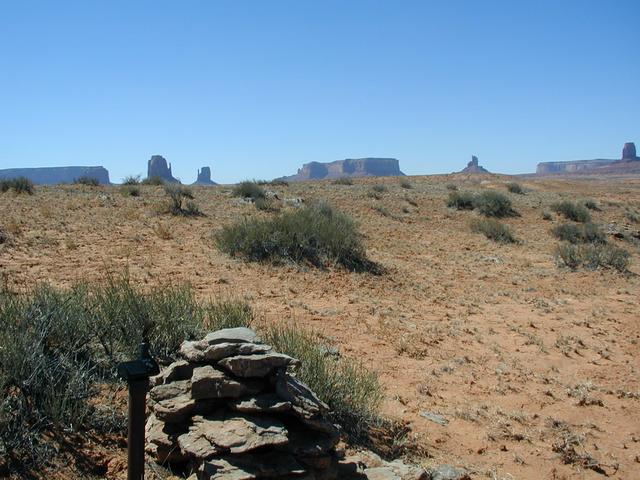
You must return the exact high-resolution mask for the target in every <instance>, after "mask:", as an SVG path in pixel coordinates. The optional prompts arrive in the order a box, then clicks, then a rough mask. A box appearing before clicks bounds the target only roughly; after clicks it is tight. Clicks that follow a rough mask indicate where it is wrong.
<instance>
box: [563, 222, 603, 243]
mask: <svg viewBox="0 0 640 480" xmlns="http://www.w3.org/2000/svg"><path fill="white" fill-rule="evenodd" d="M551 232H552V233H553V235H554V236H555V237H556V238H558V239H559V240H563V241H565V242H569V243H573V244H577V243H600V244H604V243H607V238H606V236H605V234H604V233H603V232H602V230H600V227H599V226H598V225H595V224H593V223H585V224H582V225H581V224H576V223H563V224H560V225H558V226H556V227H554V228H553V230H551Z"/></svg>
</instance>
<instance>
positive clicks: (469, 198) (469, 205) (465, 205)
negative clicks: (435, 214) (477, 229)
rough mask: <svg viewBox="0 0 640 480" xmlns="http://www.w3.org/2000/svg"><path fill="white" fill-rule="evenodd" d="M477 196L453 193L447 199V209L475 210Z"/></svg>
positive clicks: (466, 193)
mask: <svg viewBox="0 0 640 480" xmlns="http://www.w3.org/2000/svg"><path fill="white" fill-rule="evenodd" d="M474 198H475V196H474V195H473V193H471V192H458V191H452V192H451V193H450V194H449V198H448V199H447V207H449V208H455V209H456V210H473V209H474Z"/></svg>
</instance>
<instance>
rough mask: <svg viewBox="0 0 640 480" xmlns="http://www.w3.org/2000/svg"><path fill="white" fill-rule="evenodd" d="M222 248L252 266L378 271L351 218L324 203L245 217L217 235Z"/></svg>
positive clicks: (219, 246)
mask: <svg viewBox="0 0 640 480" xmlns="http://www.w3.org/2000/svg"><path fill="white" fill-rule="evenodd" d="M215 239H216V244H217V246H218V248H219V249H220V250H221V251H223V252H225V253H227V254H229V255H231V256H239V257H242V258H244V259H246V260H248V261H253V262H264V261H270V262H275V263H279V262H283V261H285V262H293V263H298V264H310V265H312V266H315V267H324V266H326V265H328V264H334V265H339V266H342V267H344V268H346V269H348V270H352V271H357V272H365V271H368V272H373V273H378V272H380V267H379V266H378V265H376V264H375V263H373V262H371V261H370V260H368V259H367V257H366V252H365V248H364V245H363V243H362V235H361V234H360V233H359V232H358V230H357V228H356V225H355V223H354V222H353V220H352V219H351V218H350V217H348V216H347V215H345V214H343V213H340V212H338V211H335V210H334V209H333V208H331V207H330V206H329V205H327V204H325V203H318V204H312V205H308V206H304V207H302V208H299V209H297V210H295V211H291V212H284V213H282V214H280V215H279V216H277V217H274V218H272V219H258V218H252V219H245V220H243V221H241V222H240V223H236V224H234V225H231V226H227V227H224V228H223V229H222V230H221V231H220V232H218V233H217V234H216V236H215Z"/></svg>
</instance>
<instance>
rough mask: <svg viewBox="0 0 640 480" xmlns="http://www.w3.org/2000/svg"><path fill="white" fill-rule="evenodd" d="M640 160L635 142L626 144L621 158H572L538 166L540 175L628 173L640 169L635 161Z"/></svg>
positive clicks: (542, 163)
mask: <svg viewBox="0 0 640 480" xmlns="http://www.w3.org/2000/svg"><path fill="white" fill-rule="evenodd" d="M637 161H640V158H639V157H637V156H636V146H635V144H634V143H633V142H628V143H625V144H624V147H623V148H622V158H621V159H620V160H608V159H604V158H597V159H594V160H570V161H566V162H541V163H539V164H538V166H537V168H536V174H538V175H553V174H558V173H602V174H607V173H626V172H629V173H631V172H633V171H636V170H638V166H637V164H636V163H635V162H637Z"/></svg>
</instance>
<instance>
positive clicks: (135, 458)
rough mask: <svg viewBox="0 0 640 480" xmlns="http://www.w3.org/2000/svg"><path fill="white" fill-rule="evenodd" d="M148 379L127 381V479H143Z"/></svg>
mask: <svg viewBox="0 0 640 480" xmlns="http://www.w3.org/2000/svg"><path fill="white" fill-rule="evenodd" d="M148 388H149V379H148V378H143V379H140V380H132V381H130V382H129V429H128V437H127V445H128V462H129V470H128V474H127V480H143V479H144V423H145V417H146V415H145V409H146V396H147V389H148Z"/></svg>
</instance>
